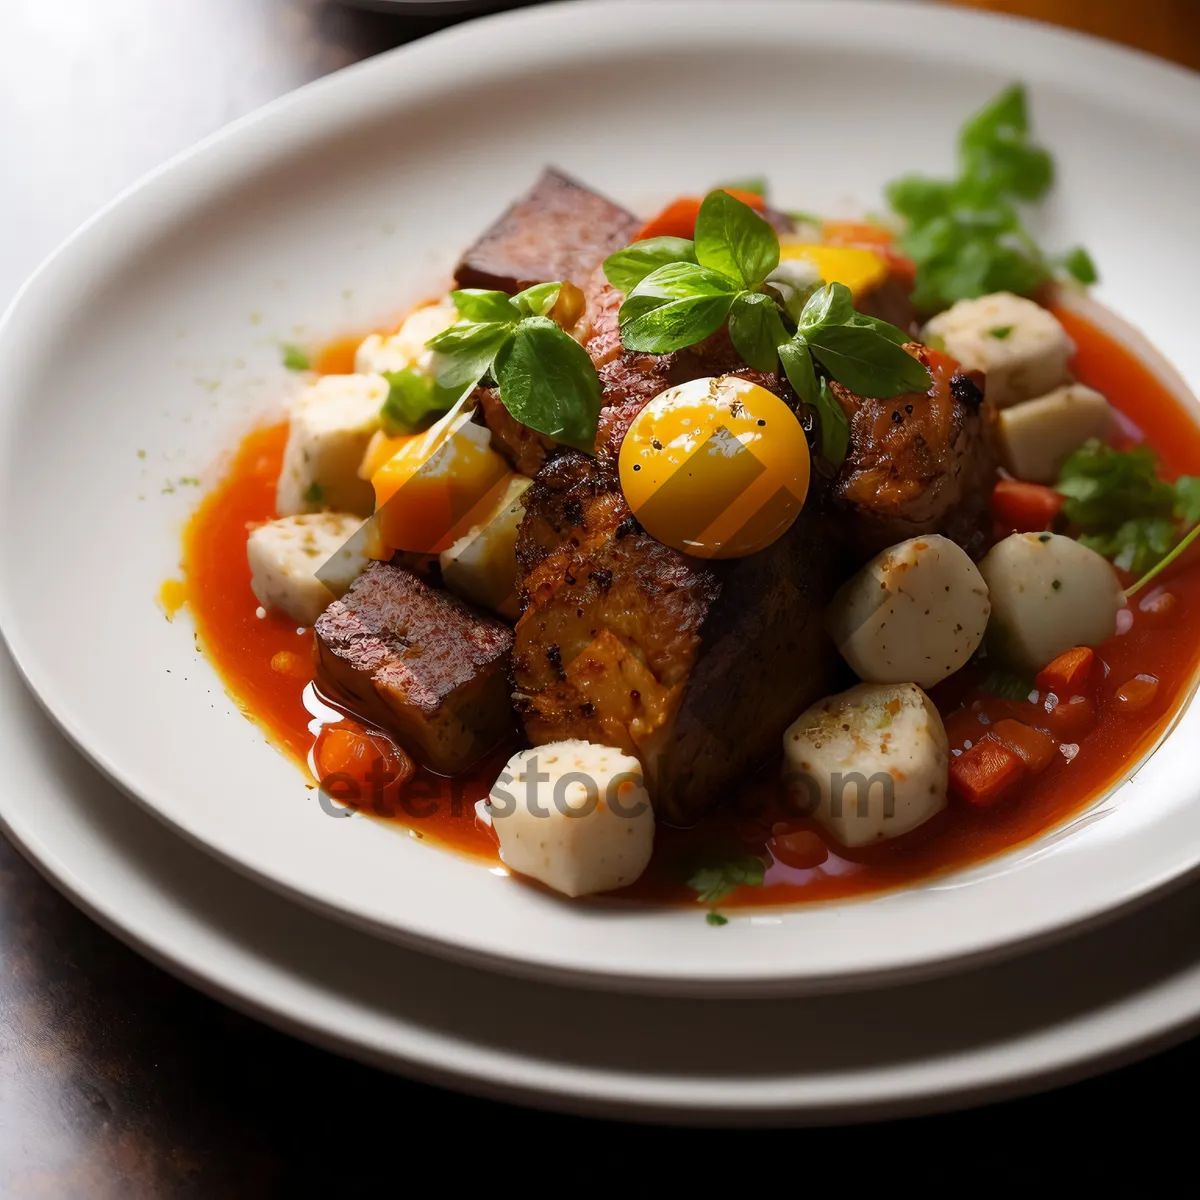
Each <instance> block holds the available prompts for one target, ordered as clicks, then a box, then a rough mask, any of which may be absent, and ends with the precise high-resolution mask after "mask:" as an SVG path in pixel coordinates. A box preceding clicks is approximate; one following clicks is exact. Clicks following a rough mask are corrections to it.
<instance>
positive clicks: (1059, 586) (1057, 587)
mask: <svg viewBox="0 0 1200 1200" xmlns="http://www.w3.org/2000/svg"><path fill="white" fill-rule="evenodd" d="M1050 586H1051V587H1052V588H1053V589H1054V590H1055V591H1056V592H1061V591H1062V580H1061V579H1055V580H1052V581H1051V583H1050Z"/></svg>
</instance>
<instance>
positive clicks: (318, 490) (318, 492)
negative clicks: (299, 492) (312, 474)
mask: <svg viewBox="0 0 1200 1200" xmlns="http://www.w3.org/2000/svg"><path fill="white" fill-rule="evenodd" d="M303 500H304V503H305V504H324V503H325V489H324V488H323V487H321V485H320V484H319V483H318V482H317V481H316V480H315V479H314V480H313V481H312V483H310V484H309V485H308V487H307V488H306V489H305V492H304V496H303Z"/></svg>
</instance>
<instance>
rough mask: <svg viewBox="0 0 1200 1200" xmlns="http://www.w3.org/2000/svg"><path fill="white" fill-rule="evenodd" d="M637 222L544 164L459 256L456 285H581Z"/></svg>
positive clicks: (505, 288)
mask: <svg viewBox="0 0 1200 1200" xmlns="http://www.w3.org/2000/svg"><path fill="white" fill-rule="evenodd" d="M640 223H641V222H640V221H639V220H638V219H637V217H635V216H634V215H633V214H632V213H629V212H626V210H625V209H623V208H621V207H620V205H617V204H614V203H613V202H612V201H611V200H607V199H605V197H603V196H601V195H600V194H599V193H598V192H593V191H591V190H590V189H588V188H586V187H584V186H583V185H582V184H580V183H576V182H575V180H573V179H571V178H569V177H568V176H566V175H564V174H563V173H562V172H561V171H557V170H555V169H553V168H547V169H546V170H545V171H544V172H543V173H542V176H541V178H540V179H539V180H538V181H537V183H536V184H534V186H533V190H532V191H530V192H529V194H528V195H527V196H525V197H523V198H522V199H520V200H518V201H517V202H516V203H515V204H514V205H513V206H512V207H511V208H510V209H509V210H508V211H507V212H506V213H505V214H504V215H503V216H502V217H501V218H500V219H499V220H498V221H497V222H496V223H495V224H494V225H493V226H492V227H491V228H490V229H489V230H488V231H487V232H486V233H485V234H484V235H483V236H482V237H481V238H480V239H479V240H478V241H477V242H476V243H475V244H474V245H473V246H472V247H471V248H470V249H469V250H468V251H467V252H466V254H465V255H464V256H463V259H462V261H461V262H460V263H459V264H458V267H457V268H456V269H455V272H454V277H455V279H456V280H457V282H458V286H459V287H460V288H491V289H494V290H496V291H501V292H508V293H510V294H511V293H513V292H519V291H521V290H522V289H523V288H527V287H531V286H532V285H533V284H535V283H547V282H550V281H551V280H562V281H564V282H567V283H573V284H575V285H576V286H577V287H583V286H584V284H585V283H586V282H587V281H588V278H589V277H590V276H591V274H592V272H593V270H594V269H595V268H596V266H597V265H598V264H599V263H600V262H601V261H602V260H603V259H605V258H607V257H608V255H610V254H611V253H612V252H613V251H614V250H619V249H620V248H621V247H622V246H625V245H628V243H629V241H630V239H631V238H632V237H633V235H634V233H636V232H637V229H638V226H639V225H640Z"/></svg>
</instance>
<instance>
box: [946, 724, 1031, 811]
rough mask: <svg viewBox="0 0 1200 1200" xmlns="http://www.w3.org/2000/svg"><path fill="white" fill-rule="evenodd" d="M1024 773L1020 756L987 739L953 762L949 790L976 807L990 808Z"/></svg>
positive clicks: (953, 759)
mask: <svg viewBox="0 0 1200 1200" xmlns="http://www.w3.org/2000/svg"><path fill="white" fill-rule="evenodd" d="M1024 774H1025V764H1024V763H1023V762H1022V761H1021V758H1020V756H1019V755H1018V754H1016V753H1015V752H1014V751H1012V750H1010V749H1009V748H1008V747H1007V746H1004V745H1002V744H1001V743H1000V742H997V741H995V740H993V739H992V738H987V737H985V738H984V739H983V740H982V741H981V742H976V743H975V745H974V746H972V747H971V749H970V750H964V751H963V752H962V754H960V755H959V756H958V757H957V758H952V759H951V760H950V789H951V791H953V792H954V793H955V795H957V796H959V797H961V798H962V799H963V800H965V801H966V802H967V803H968V804H971V805H974V806H975V807H976V808H989V807H991V805H993V804H995V803H996V802H997V801H998V800H1000V799H1001V798H1002V797H1003V795H1004V794H1005V792H1007V791H1008V790H1009V789H1010V788H1012V787H1013V786H1014V785H1015V784H1016V783H1017V782H1018V781H1019V780H1020V779H1021V777H1022V776H1023V775H1024Z"/></svg>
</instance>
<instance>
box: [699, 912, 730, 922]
mask: <svg viewBox="0 0 1200 1200" xmlns="http://www.w3.org/2000/svg"><path fill="white" fill-rule="evenodd" d="M704 919H705V920H706V921H707V922H708V923H709V924H710V925H728V924H729V918H728V917H723V916H721V914H720V913H719V912H710V913H706V914H705V916H704Z"/></svg>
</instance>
